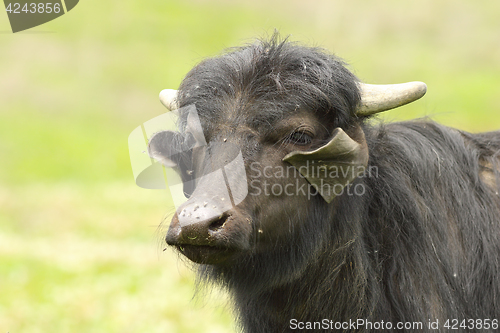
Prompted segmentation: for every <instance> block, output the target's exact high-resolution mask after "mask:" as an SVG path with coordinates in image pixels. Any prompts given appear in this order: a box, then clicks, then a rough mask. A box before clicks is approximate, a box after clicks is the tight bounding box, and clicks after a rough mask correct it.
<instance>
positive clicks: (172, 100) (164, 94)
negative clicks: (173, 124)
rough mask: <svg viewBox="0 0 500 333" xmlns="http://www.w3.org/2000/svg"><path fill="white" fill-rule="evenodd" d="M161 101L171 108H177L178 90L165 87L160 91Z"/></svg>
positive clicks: (170, 109)
mask: <svg viewBox="0 0 500 333" xmlns="http://www.w3.org/2000/svg"><path fill="white" fill-rule="evenodd" d="M160 102H161V103H162V104H163V105H165V107H166V108H167V109H168V110H169V111H172V110H175V109H177V107H178V105H177V90H174V89H163V90H162V91H160Z"/></svg>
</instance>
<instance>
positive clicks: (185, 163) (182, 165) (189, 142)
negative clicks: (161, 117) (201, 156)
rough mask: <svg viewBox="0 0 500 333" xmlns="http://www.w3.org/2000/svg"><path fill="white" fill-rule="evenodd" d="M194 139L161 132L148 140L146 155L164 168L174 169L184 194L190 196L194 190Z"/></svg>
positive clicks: (170, 132)
mask: <svg viewBox="0 0 500 333" xmlns="http://www.w3.org/2000/svg"><path fill="white" fill-rule="evenodd" d="M194 143H195V142H194V139H193V137H192V136H191V135H190V134H189V135H187V136H185V135H182V134H181V133H179V132H173V131H162V132H158V133H156V134H154V135H153V136H152V137H151V138H150V139H149V144H148V153H149V156H150V157H151V158H153V159H154V160H156V161H157V162H159V163H161V164H163V165H164V166H166V167H169V168H174V169H175V171H176V172H177V173H178V174H179V175H180V176H181V179H182V181H183V183H184V194H185V195H186V196H189V195H191V193H192V192H193V190H194V182H193V181H192V180H193V178H194V175H193V162H192V156H193V145H194Z"/></svg>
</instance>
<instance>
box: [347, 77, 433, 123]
mask: <svg viewBox="0 0 500 333" xmlns="http://www.w3.org/2000/svg"><path fill="white" fill-rule="evenodd" d="M358 86H359V90H360V92H361V103H360V105H359V106H358V108H357V110H356V114H357V115H358V116H369V115H372V114H374V113H378V112H382V111H387V110H390V109H394V108H397V107H399V106H402V105H405V104H408V103H411V102H413V101H416V100H417V99H419V98H420V97H422V96H424V95H425V93H426V91H427V85H426V84H425V83H423V82H407V83H400V84H380V85H378V84H366V83H359V84H358Z"/></svg>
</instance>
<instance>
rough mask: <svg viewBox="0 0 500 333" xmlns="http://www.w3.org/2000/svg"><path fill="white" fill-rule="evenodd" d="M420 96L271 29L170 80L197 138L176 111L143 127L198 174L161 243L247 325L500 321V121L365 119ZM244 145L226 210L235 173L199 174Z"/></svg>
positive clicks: (363, 328) (360, 326) (158, 147)
mask: <svg viewBox="0 0 500 333" xmlns="http://www.w3.org/2000/svg"><path fill="white" fill-rule="evenodd" d="M424 93H425V85H423V84H421V83H409V84H404V85H395V86H388V87H385V86H382V87H377V86H371V85H366V84H362V83H360V82H359V80H358V79H357V78H356V77H355V76H354V75H353V74H352V73H351V72H350V71H349V70H347V69H346V67H345V64H344V63H343V62H342V61H341V60H340V59H338V58H336V57H335V56H333V55H330V54H328V53H327V52H325V51H324V50H322V49H318V48H310V47H305V46H301V45H298V44H295V43H292V42H289V41H286V40H285V41H280V40H278V38H277V37H276V36H274V37H273V38H271V39H270V40H265V41H259V42H256V43H254V44H252V45H249V46H245V47H241V48H236V49H231V50H230V51H229V52H228V53H226V54H224V55H221V56H219V57H216V58H212V59H207V60H204V61H202V62H201V63H200V64H199V65H197V66H196V67H194V68H193V69H192V70H191V71H190V72H189V73H188V74H187V76H186V77H185V79H184V80H183V82H182V84H181V86H180V88H179V91H178V93H173V94H172V92H170V94H171V95H170V96H168V94H169V92H168V91H167V92H164V94H163V97H162V98H163V102H164V104H166V105H167V106H169V107H170V108H176V107H180V108H181V110H182V107H185V106H189V105H195V106H196V111H197V113H198V116H199V120H200V123H201V127H202V129H203V133H204V138H201V139H204V140H205V141H206V145H205V146H203V147H202V146H197V145H196V142H197V140H198V139H200V137H199V135H198V138H197V135H196V134H193V133H189V129H190V128H191V127H192V126H191V125H190V121H191V120H190V119H189V116H184V117H183V116H182V112H181V122H180V125H179V126H180V130H179V132H178V133H175V132H160V133H158V134H156V135H155V136H154V137H152V138H151V141H150V145H149V152H150V154H151V156H153V157H155V158H157V159H159V160H163V161H164V162H165V161H167V162H165V164H166V165H167V166H172V165H176V166H177V167H179V169H178V170H179V172H180V173H181V175H182V177H183V179H184V181H185V182H186V184H188V183H190V184H192V186H185V191H186V195H187V196H188V197H189V200H188V201H187V202H186V203H185V204H183V205H182V206H181V207H179V209H178V210H177V213H176V214H175V216H174V217H173V219H172V222H171V224H170V228H169V230H168V234H167V235H166V241H167V243H168V244H169V245H172V246H174V247H176V248H177V249H178V250H179V251H180V252H181V253H182V254H184V255H185V256H187V257H188V258H189V259H191V260H192V261H194V262H196V263H199V264H200V265H199V278H200V281H204V282H209V283H212V282H213V283H217V284H220V285H222V286H224V287H226V288H227V289H228V290H229V291H230V293H231V295H232V300H233V302H234V306H235V308H236V310H237V317H238V322H239V324H240V325H241V327H242V329H243V331H245V332H265V333H270V332H289V331H304V330H307V329H311V330H316V331H344V332H370V331H423V332H436V331H441V332H444V331H456V332H492V331H498V329H497V328H498V325H499V324H498V320H499V319H500V218H499V216H500V196H499V190H500V188H499V182H498V180H499V178H498V176H499V174H498V170H499V168H498V167H499V152H500V133H498V132H492V133H482V134H470V133H466V132H463V131H460V130H456V129H452V128H448V127H445V126H442V125H439V124H436V123H434V122H432V121H429V120H417V121H409V122H400V123H391V124H380V123H375V122H373V121H370V118H371V115H372V114H374V113H376V112H380V111H384V110H387V109H390V108H394V107H397V106H400V105H402V104H405V103H408V102H411V101H413V100H415V99H418V98H419V97H421V96H422V95H423V94H424ZM227 144H230V145H229V146H228V145H227ZM228 147H237V149H236V150H235V149H229V148H228ZM184 148H185V149H184ZM238 150H239V151H240V152H241V156H242V160H243V161H244V174H243V177H241V176H242V175H241V174H240V175H239V176H238V177H241V179H245V177H246V181H245V182H243V181H242V182H240V183H239V185H238V186H240V188H247V190H248V194H247V195H246V197H245V198H244V200H242V201H241V202H233V201H234V200H233V201H231V203H232V204H231V206H230V209H222V208H221V207H223V204H222V202H221V200H223V199H224V197H222V196H221V195H220V193H221V189H223V188H224V189H226V188H227V187H226V185H227V184H228V183H231V182H233V183H234V181H235V180H236V181H237V179H231V178H235V177H232V176H231V175H230V173H231V172H226V174H225V176H224V177H225V178H224V179H222V178H220V179H218V180H215V179H211V178H210V177H205V178H203V181H198V180H199V179H202V178H201V176H202V175H206V174H207V172H208V171H213V170H216V169H218V168H222V167H224V165H226V164H227V163H228V161H231V160H233V159H234V156H235V155H236V154H237V153H238ZM172 151H174V153H177V154H175V156H176V157H175V158H174V157H172V156H174V155H173V154H172ZM208 160H209V162H207V161H208ZM226 171H227V170H226ZM230 171H231V170H230ZM238 177H236V178H238ZM242 183H244V184H242ZM193 184H194V185H193ZM232 191H233V192H235V190H234V187H233V188H232ZM237 191H239V189H238V190H237ZM237 191H236V192H237ZM245 193H246V192H245ZM234 194H235V193H232V195H233V196H234ZM226 204H227V202H226ZM453 328H455V330H453Z"/></svg>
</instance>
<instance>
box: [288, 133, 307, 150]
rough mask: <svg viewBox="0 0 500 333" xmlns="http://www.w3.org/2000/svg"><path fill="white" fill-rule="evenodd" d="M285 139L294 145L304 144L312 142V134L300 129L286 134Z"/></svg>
mask: <svg viewBox="0 0 500 333" xmlns="http://www.w3.org/2000/svg"><path fill="white" fill-rule="evenodd" d="M287 141H288V142H291V143H293V144H295V145H300V146H305V145H308V144H310V143H311V142H312V135H311V134H309V133H306V132H302V131H300V132H294V133H292V134H290V135H289V136H288V138H287Z"/></svg>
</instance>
